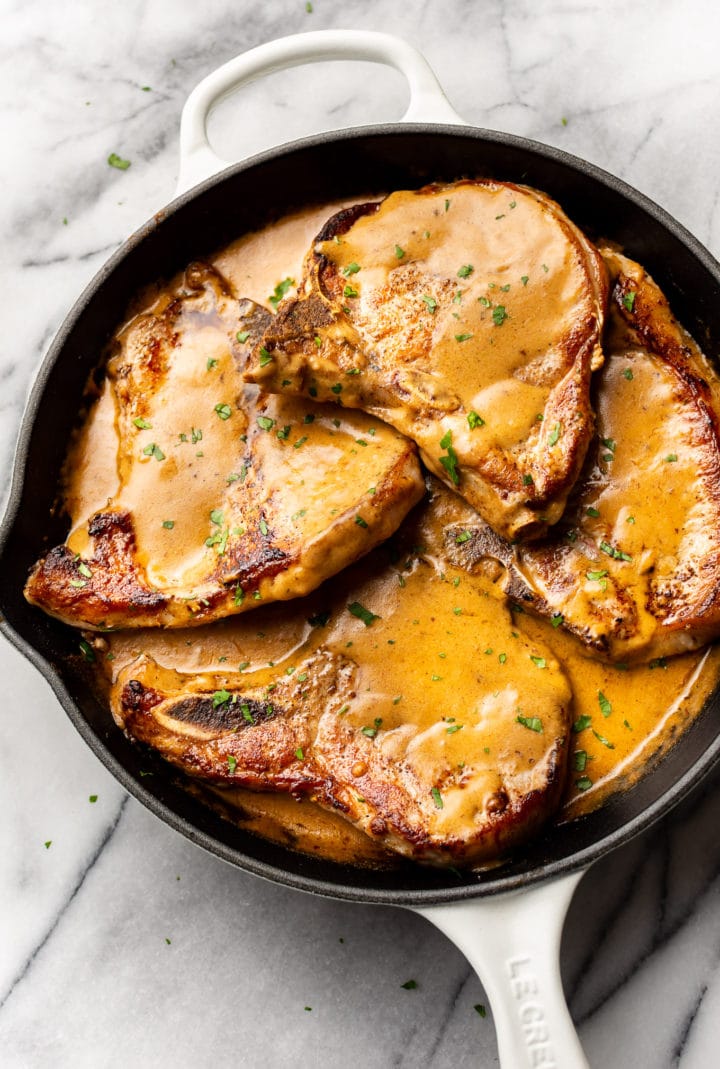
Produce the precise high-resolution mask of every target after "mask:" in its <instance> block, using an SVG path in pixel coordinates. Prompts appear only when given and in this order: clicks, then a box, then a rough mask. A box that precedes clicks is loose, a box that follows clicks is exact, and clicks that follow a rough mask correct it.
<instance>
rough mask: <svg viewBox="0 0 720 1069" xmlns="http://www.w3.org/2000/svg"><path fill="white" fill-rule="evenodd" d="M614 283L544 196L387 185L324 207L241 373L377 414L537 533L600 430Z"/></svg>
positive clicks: (496, 510) (450, 476)
mask: <svg viewBox="0 0 720 1069" xmlns="http://www.w3.org/2000/svg"><path fill="white" fill-rule="evenodd" d="M606 297H607V282H606V275H605V269H604V266H603V263H602V260H601V259H600V257H599V254H598V253H597V250H596V249H595V248H594V246H592V245H591V244H590V242H589V241H588V239H587V238H586V237H585V236H584V235H583V234H582V232H581V231H579V230H578V229H577V228H576V227H575V226H574V225H573V224H572V223H571V222H570V220H569V219H568V218H567V217H566V216H565V215H564V214H563V212H562V210H561V209H560V208H559V206H558V205H557V204H555V202H554V201H552V200H550V199H549V198H548V197H547V196H546V195H544V194H542V193H538V192H537V191H535V190H533V189H530V188H528V187H523V186H517V185H513V184H512V183H508V182H504V183H503V182H494V181H489V180H475V181H469V180H468V181H462V182H456V183H454V184H452V185H444V186H442V185H433V186H427V187H425V188H424V189H421V190H419V191H415V192H407V191H403V192H397V193H392V194H390V196H388V197H386V198H385V200H383V201H381V202H379V203H368V204H361V205H358V206H355V207H353V208H349V209H346V210H345V211H341V212H339V213H338V214H337V215H335V216H334V217H333V218H332V219H330V220H329V222H328V223H327V225H326V226H325V228H324V229H323V230H322V232H321V233H320V235H319V236H318V238H317V240H316V243H315V245H314V248H313V249H312V250H311V251H310V253H309V254H308V257H307V259H306V264H305V269H304V278H303V281H302V284H301V286H300V289H299V294H298V295H297V296H296V297H293V298H288V299H287V300H286V301H285V302H284V304H282V305H281V306H280V309H279V314H278V315H277V317H276V318H275V319H274V320H273V321H272V323H271V324H270V326H269V327H268V329H267V331H266V332H265V334H264V336H263V338H262V340H261V342H260V343H258V345H257V346H256V347H255V349H254V352H253V357H252V361H251V364H250V366H249V370H248V375H249V377H250V379H251V380H252V381H253V382H256V383H258V384H260V385H262V386H263V387H264V388H266V389H269V390H273V391H276V392H281V393H290V394H300V395H303V396H310V397H317V398H318V399H319V400H337V401H338V402H340V403H341V404H343V405H346V406H347V407H349V408H361V409H364V410H365V411H367V412H372V413H373V414H375V415H377V416H379V417H380V418H381V419H383V420H385V421H387V422H388V423H390V424H391V425H392V426H394V427H396V428H397V429H398V430H400V431H402V432H403V433H404V434H407V435H408V436H409V437H410V438H412V439H413V440H414V441H415V442H417V444H418V445H419V447H420V450H421V454H422V458H423V460H424V462H425V464H426V465H427V466H428V468H429V469H430V470H431V471H432V472H433V473H434V474H435V475H436V476H438V477H439V478H441V479H443V480H444V481H445V482H446V483H447V484H448V485H449V486H451V487H453V488H454V489H456V490H457V491H458V492H459V493H460V494H461V495H462V496H463V497H464V498H465V499H466V500H467V501H468V502H469V503H470V504H472V505H473V506H474V507H475V508H476V509H477V510H478V511H479V512H480V513H481V515H482V516H483V518H484V519H485V520H486V522H487V523H489V524H490V525H491V527H493V529H494V530H496V531H497V532H499V533H500V534H502V535H504V536H505V537H507V538H510V539H514V538H534V537H539V536H540V535H541V534H543V532H544V531H546V529H547V528H548V526H549V525H550V524H553V523H555V522H557V520H559V518H560V516H561V515H562V512H563V509H564V507H565V503H566V500H567V497H568V494H569V493H570V490H571V489H572V486H573V484H574V482H575V480H576V478H577V475H578V473H579V471H580V469H581V466H582V463H583V460H584V457H585V453H586V450H587V447H588V443H589V442H590V439H591V437H592V431H593V416H592V411H591V408H590V400H589V390H590V378H591V371H592V370H593V369H595V368H597V367H598V366H599V365H600V364H601V362H602V351H601V347H600V332H601V330H602V325H603V316H604V309H605V303H606Z"/></svg>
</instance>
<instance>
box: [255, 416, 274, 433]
mask: <svg viewBox="0 0 720 1069" xmlns="http://www.w3.org/2000/svg"><path fill="white" fill-rule="evenodd" d="M257 425H258V427H259V428H260V429H261V430H263V431H271V430H272V429H273V427H274V426H275V420H274V419H270V417H269V416H258V417H257Z"/></svg>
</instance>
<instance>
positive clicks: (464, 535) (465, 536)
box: [455, 531, 472, 546]
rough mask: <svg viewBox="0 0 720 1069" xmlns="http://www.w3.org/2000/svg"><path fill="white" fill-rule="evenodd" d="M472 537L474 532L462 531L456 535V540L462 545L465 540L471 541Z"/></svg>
mask: <svg viewBox="0 0 720 1069" xmlns="http://www.w3.org/2000/svg"><path fill="white" fill-rule="evenodd" d="M471 538H472V533H471V532H470V531H461V532H460V534H459V535H455V541H456V542H457V544H458V545H459V546H461V545H462V544H463V542H469V541H470V539H471Z"/></svg>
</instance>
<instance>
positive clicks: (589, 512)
mask: <svg viewBox="0 0 720 1069" xmlns="http://www.w3.org/2000/svg"><path fill="white" fill-rule="evenodd" d="M585 512H586V514H587V515H588V516H592V518H593V519H594V520H596V519H597V518H598V516H599V515H600V513H599V511H598V510H597V509H594V508H586V509H585Z"/></svg>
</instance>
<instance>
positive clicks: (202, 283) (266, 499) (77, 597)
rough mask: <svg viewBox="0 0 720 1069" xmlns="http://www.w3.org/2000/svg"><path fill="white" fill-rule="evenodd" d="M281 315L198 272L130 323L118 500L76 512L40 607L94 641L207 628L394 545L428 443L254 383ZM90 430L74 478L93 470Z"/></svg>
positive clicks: (45, 567) (118, 415) (40, 580)
mask: <svg viewBox="0 0 720 1069" xmlns="http://www.w3.org/2000/svg"><path fill="white" fill-rule="evenodd" d="M270 318H271V317H270V315H269V313H267V312H266V311H265V310H264V309H262V308H260V307H259V306H257V305H255V304H254V303H253V302H252V301H248V300H243V301H238V300H237V299H236V298H235V297H234V296H233V295H232V293H231V291H230V287H229V285H228V283H227V282H226V281H225V280H224V279H223V278H222V277H221V276H220V275H219V274H218V273H217V272H216V271H214V270H213V269H212V268H210V267H208V266H207V265H203V264H193V265H191V266H190V267H189V268H188V270H187V272H186V274H185V280H184V283H183V284H181V285H180V286H179V287H178V288H177V289H176V290H175V291H174V292H173V293H171V295H170V297H169V298H167V299H166V301H165V304H164V305H161V306H160V307H156V308H155V309H154V310H152V311H151V312H148V313H144V314H141V315H139V316H138V317H136V318H135V320H133V321H132V322H131V324H130V326H129V327H128V328H127V329H126V330H125V331H124V332H123V334H122V335H121V336H120V339H119V341H117V342H116V345H115V349H116V351H115V352H114V354H113V355H112V357H111V359H110V361H109V363H108V369H107V380H106V383H105V387H104V390H105V395H104V397H103V398H101V401H102V403H104V404H105V405H106V407H107V406H109V409H110V412H111V413H112V410H113V406H114V412H115V416H114V425H115V430H114V431H113V432H112V433H113V434H114V435H116V449H115V453H114V456H113V459H114V460H115V463H116V468H117V474H116V476H115V479H116V482H115V485H114V487H113V492H112V493H111V494H108V495H107V497H106V501H105V503H104V504H105V507H103V508H102V509H101V510H100V511H97V512H95V513H94V514H92V515H91V516H90V517H89V519H88V518H86V516H84V515H82V514H80V515H73V516H72V525H71V526H72V528H73V533H72V535H71V538H70V542H69V544H68V545H63V546H58V547H56V548H54V549H52V550H51V551H50V552H49V553H48V554H47V555H46V556H45V557H43V558H42V559H41V560H40V561H39V562H38V563H37V564H36V565H35V567H34V569H33V570H32V572H31V574H30V577H29V579H28V582H27V585H26V590H25V593H26V597H27V598H28V600H29V601H31V602H32V603H33V604H35V605H38V606H40V607H41V608H43V609H44V610H45V611H46V612H49V613H51V614H52V615H54V616H57V617H58V618H60V619H62V620H64V621H66V622H67V623H70V624H73V625H76V626H81V627H85V628H90V629H107V628H118V627H153V626H158V627H178V626H187V625H188V624H201V623H205V622H207V621H210V620H214V619H218V618H220V617H224V616H228V615H232V614H235V613H239V612H244V611H246V610H247V609H251V608H254V607H255V606H257V605H258V604H259V603H261V602H262V601H268V600H270V601H272V600H286V599H288V598H295V597H298V596H301V595H303V594H306V593H308V592H309V591H310V590H313V589H314V588H315V587H316V586H318V585H319V584H320V583H321V582H322V581H323V579H325V578H326V577H327V576H329V575H333V574H335V573H336V572H338V571H340V570H341V569H342V568H344V567H345V566H346V565H348V564H350V563H352V562H353V561H354V560H356V559H357V558H358V557H360V556H362V555H363V554H364V553H366V552H368V551H369V550H370V549H372V547H373V546H375V545H377V544H378V543H379V542H381V541H383V540H384V539H386V538H387V537H389V536H390V535H391V534H392V533H393V531H394V530H395V529H396V528H397V526H398V524H399V523H400V521H401V520H402V518H403V516H404V515H405V514H406V513H407V511H408V510H409V509H410V508H411V507H412V505H413V504H415V502H416V501H417V500H418V499H419V498H420V497H421V495H422V493H423V489H424V488H423V483H422V478H421V475H420V469H419V465H418V462H417V457H416V454H415V447H414V445H413V444H412V443H411V442H409V441H408V440H407V439H405V438H403V437H402V436H400V435H399V434H398V433H397V432H395V431H393V430H392V429H391V428H389V427H387V426H385V425H383V424H381V423H379V422H378V421H376V420H374V419H373V418H372V417H370V416H366V415H365V414H363V413H347V414H346V413H344V412H342V411H341V410H339V409H336V408H334V407H332V406H328V405H325V406H321V405H314V404H307V403H305V402H303V401H300V400H298V399H293V398H281V397H275V396H269V395H266V394H263V393H261V391H260V390H258V388H257V387H255V386H250V385H247V384H246V383H244V381H243V378H242V372H243V369H244V365H245V361H246V359H247V354H248V352H249V350H250V348H251V346H252V345H253V344H254V343H255V342H256V341H257V340H258V339H259V337H260V336H261V334H262V331H263V330H264V329H265V327H266V326H267V324H268V322H269V320H270ZM213 376H214V378H213ZM173 406H176V410H177V412H178V415H177V421H176V422H173V418H174V417H173V415H172V412H173V411H174V409H173ZM180 416H182V418H183V419H186V420H187V422H186V423H183V422H182V421H181V420H180ZM91 420H92V417H91ZM91 420H90V421H89V423H88V425H87V426H86V428H85V431H84V434H85V435H86V437H85V438H82V437H81V438H80V443H79V445H76V447H75V449H74V451H73V452H72V453H71V457H70V460H69V461H68V469H69V471H68V479H69V480H71V479H72V478H73V477H74V471H75V469H76V468H77V469H78V470H82V469H83V466H85V467H87V466H88V464H89V463H91V461H89V460H88V454H90V453H91V452H92V442H93V438H92V435H93V433H94V431H93V425H92V422H91ZM108 422H110V420H109V419H108ZM79 477H82V476H79ZM103 477H104V478H107V476H103ZM68 496H69V499H70V502H71V505H70V508H71V511H72V500H73V494H72V493H70V494H69V495H68ZM78 540H79V541H78Z"/></svg>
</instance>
